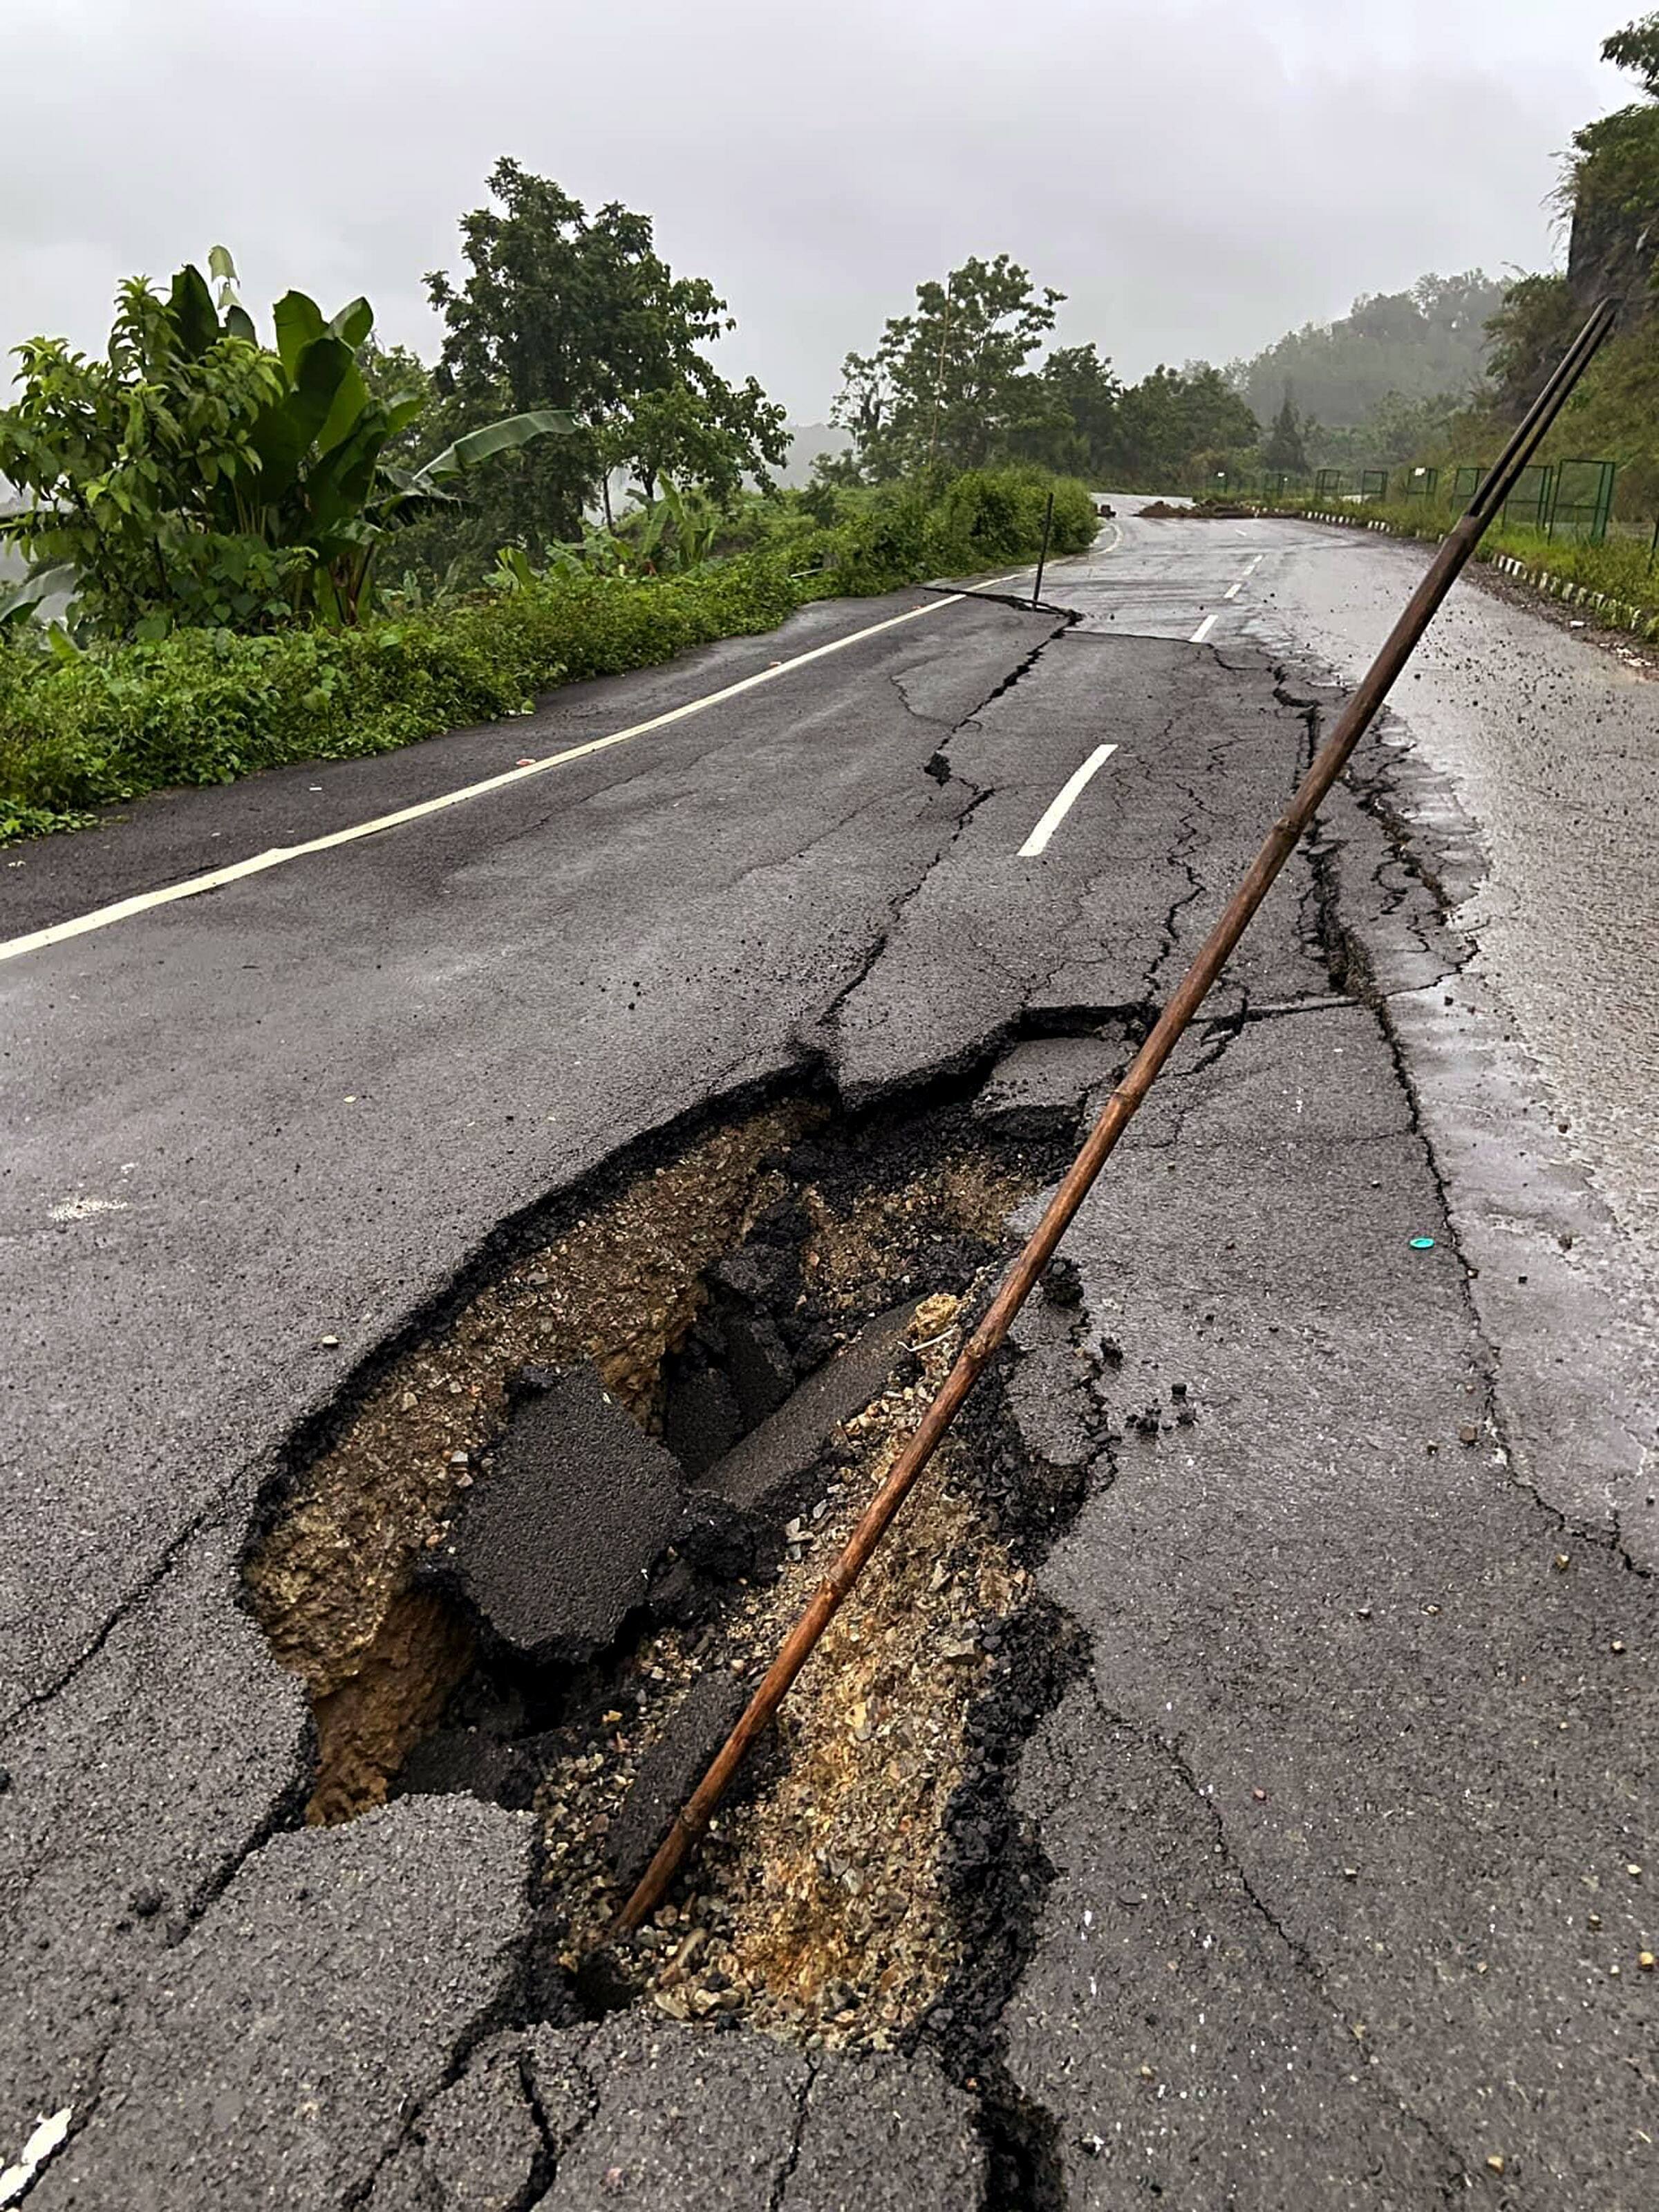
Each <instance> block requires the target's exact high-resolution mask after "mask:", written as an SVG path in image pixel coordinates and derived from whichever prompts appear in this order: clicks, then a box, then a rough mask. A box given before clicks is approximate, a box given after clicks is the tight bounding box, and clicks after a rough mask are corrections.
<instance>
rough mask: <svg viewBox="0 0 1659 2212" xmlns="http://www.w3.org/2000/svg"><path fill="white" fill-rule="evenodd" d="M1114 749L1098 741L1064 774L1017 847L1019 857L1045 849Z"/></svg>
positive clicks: (1024, 857) (1032, 856)
mask: <svg viewBox="0 0 1659 2212" xmlns="http://www.w3.org/2000/svg"><path fill="white" fill-rule="evenodd" d="M1116 750H1117V747H1116V746H1115V745H1097V746H1096V747H1095V749H1094V750H1093V752H1091V754H1090V756H1089V757H1088V759H1087V760H1086V761H1085V762H1084V763H1083V765H1082V767H1081V768H1080V769H1074V770H1073V773H1072V775H1069V776H1068V777H1067V778H1066V781H1065V782H1064V783H1063V784H1061V786H1060V789H1059V790H1058V791H1057V792H1056V793H1055V794H1054V798H1053V799H1050V800H1049V802H1048V805H1047V806H1046V807H1045V808H1044V810H1043V813H1042V819H1041V821H1040V822H1039V823H1037V826H1036V829H1033V830H1032V832H1031V834H1030V836H1029V837H1028V838H1027V839H1026V840H1025V842H1024V844H1023V845H1022V846H1021V847H1020V848H1019V858H1020V859H1021V860H1036V856H1037V854H1039V853H1041V852H1044V851H1046V850H1047V848H1048V840H1049V839H1050V838H1051V837H1052V836H1054V832H1055V830H1056V829H1059V827H1060V823H1062V822H1063V821H1064V820H1065V819H1066V816H1067V815H1068V814H1069V813H1070V812H1071V811H1072V809H1073V806H1074V805H1076V803H1077V800H1078V799H1079V795H1080V794H1081V793H1082V792H1083V790H1084V788H1085V786H1086V785H1087V784H1088V783H1089V782H1090V781H1091V780H1092V779H1093V777H1094V776H1095V775H1096V774H1097V771H1098V770H1099V769H1103V768H1104V767H1105V765H1106V763H1107V762H1108V761H1109V760H1110V758H1111V757H1112V755H1113V754H1114V753H1115V751H1116Z"/></svg>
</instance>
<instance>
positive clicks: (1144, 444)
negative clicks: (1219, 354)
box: [1113, 362, 1261, 486]
mask: <svg viewBox="0 0 1659 2212" xmlns="http://www.w3.org/2000/svg"><path fill="white" fill-rule="evenodd" d="M1260 435H1261V427H1260V425H1259V424H1258V423H1257V422H1256V419H1255V416H1254V415H1253V414H1252V413H1251V412H1250V410H1249V408H1248V407H1247V406H1246V405H1245V404H1244V402H1243V399H1241V398H1239V396H1238V394H1237V392H1235V391H1234V390H1233V388H1232V386H1231V385H1230V384H1229V383H1228V381H1227V380H1226V378H1225V376H1223V374H1222V373H1221V371H1220V370H1219V369H1218V368H1212V367H1211V366H1210V364H1209V363H1208V362H1189V363H1188V366H1187V368H1185V369H1184V370H1177V369H1172V368H1161V367H1160V368H1155V369H1154V370H1153V371H1152V374H1151V375H1150V376H1146V377H1143V378H1142V379H1141V380H1140V382H1139V384H1133V385H1131V386H1128V388H1127V390H1126V391H1125V392H1124V393H1123V396H1122V398H1121V401H1120V402H1119V404H1118V410H1117V441H1116V451H1115V454H1114V456H1113V462H1114V472H1115V473H1116V474H1119V475H1121V477H1124V478H1125V479H1126V480H1129V481H1134V480H1139V481H1141V482H1156V483H1159V484H1162V485H1165V486H1168V485H1173V484H1176V483H1179V482H1181V481H1182V478H1183V477H1185V476H1186V474H1187V473H1188V470H1189V468H1190V467H1191V465H1192V464H1193V462H1194V457H1195V456H1196V455H1199V454H1204V455H1206V456H1207V457H1209V459H1212V460H1213V459H1216V458H1218V457H1223V456H1225V455H1227V454H1230V453H1236V452H1239V451H1242V450H1243V449H1244V448H1246V447H1251V446H1254V445H1255V442H1256V440H1257V438H1258V437H1259V436H1260Z"/></svg>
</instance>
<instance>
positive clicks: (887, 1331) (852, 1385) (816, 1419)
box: [702, 1299, 916, 1518]
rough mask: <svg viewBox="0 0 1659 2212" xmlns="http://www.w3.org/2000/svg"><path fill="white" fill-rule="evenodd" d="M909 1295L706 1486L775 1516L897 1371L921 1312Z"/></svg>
mask: <svg viewBox="0 0 1659 2212" xmlns="http://www.w3.org/2000/svg"><path fill="white" fill-rule="evenodd" d="M915 1310H916V1308H915V1300H914V1299H910V1300H908V1301H907V1302H906V1304H903V1305H902V1306H895V1307H894V1308H893V1309H892V1310H891V1311H890V1312H888V1313H884V1314H882V1315H879V1316H878V1317H877V1319H876V1320H874V1321H872V1322H866V1324H865V1326H864V1328H861V1329H860V1332H859V1334H857V1335H856V1336H855V1337H854V1339H853V1340H852V1342H851V1343H850V1344H846V1345H843V1346H842V1348H841V1350H840V1351H839V1352H836V1355H835V1357H834V1358H832V1359H827V1360H826V1361H825V1362H824V1364H823V1366H822V1367H820V1368H819V1369H818V1370H817V1373H816V1374H815V1375H809V1376H807V1378H806V1380H805V1383H802V1384H801V1386H800V1388H799V1389H798V1390H796V1391H794V1392H793V1394H792V1395H790V1396H789V1397H788V1398H787V1399H785V1401H784V1402H783V1403H782V1404H781V1406H780V1407H778V1409H777V1411H776V1413H774V1414H772V1415H771V1417H770V1418H769V1419H767V1420H765V1421H763V1422H762V1424H761V1425H760V1426H759V1427H758V1428H757V1429H755V1430H752V1431H750V1434H749V1435H748V1436H746V1437H744V1440H743V1442H742V1443H740V1444H738V1446H737V1447H736V1449H734V1450H732V1451H730V1452H728V1453H727V1454H726V1457H725V1458H724V1459H723V1460H721V1461H720V1463H719V1464H718V1465H717V1466H716V1467H714V1468H711V1469H710V1470H709V1472H708V1475H707V1477H706V1478H705V1479H704V1481H703V1483H702V1490H703V1491H704V1492H707V1493H708V1494H709V1495H710V1496H712V1497H714V1498H719V1499H720V1500H721V1501H723V1502H724V1503H725V1504H728V1505H732V1506H734V1507H736V1508H737V1509H738V1510H739V1511H740V1512H744V1513H750V1514H755V1515H757V1516H761V1517H763V1518H768V1517H776V1516H777V1515H779V1514H780V1513H781V1512H782V1511H784V1510H787V1505H788V1503H789V1501H790V1500H791V1498H792V1497H793V1493H794V1492H796V1490H797V1489H798V1488H799V1485H800V1484H801V1482H802V1481H803V1480H805V1477H806V1475H807V1474H809V1473H810V1472H811V1468H813V1466H814V1465H815V1464H816V1462H817V1459H818V1457H819V1455H820V1454H821V1453H822V1452H823V1449H824V1446H825V1445H826V1444H827V1443H829V1437H830V1433H831V1431H833V1430H834V1429H835V1427H836V1424H837V1423H838V1422H841V1421H845V1420H848V1419H850V1418H851V1417H852V1415H853V1414H854V1413H859V1412H860V1411H861V1410H862V1409H863V1407H866V1406H867V1405H868V1404H869V1402H870V1401H871V1400H872V1398H873V1397H874V1396H875V1395H876V1394H877V1392H878V1390H879V1389H881V1387H882V1385H883V1384H884V1383H885V1382H886V1380H887V1378H888V1376H889V1375H890V1373H891V1371H892V1368H893V1363H894V1361H895V1360H896V1358H898V1355H899V1353H900V1352H901V1351H902V1348H903V1346H904V1335H905V1331H906V1329H907V1328H908V1326H909V1322H910V1317H911V1316H912V1315H913V1314H914V1313H915Z"/></svg>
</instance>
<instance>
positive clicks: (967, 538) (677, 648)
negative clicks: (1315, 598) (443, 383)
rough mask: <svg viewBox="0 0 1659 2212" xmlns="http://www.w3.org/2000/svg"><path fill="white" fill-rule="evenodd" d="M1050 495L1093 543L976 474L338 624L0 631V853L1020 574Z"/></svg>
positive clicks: (1020, 493)
mask: <svg viewBox="0 0 1659 2212" xmlns="http://www.w3.org/2000/svg"><path fill="white" fill-rule="evenodd" d="M1051 488H1052V489H1054V495H1055V496H1054V536H1053V540H1052V548H1051V550H1053V551H1054V552H1055V553H1057V554H1060V553H1066V552H1076V551H1079V550H1082V548H1083V547H1084V546H1085V545H1087V544H1088V543H1089V542H1090V540H1091V538H1092V537H1093V535H1094V530H1095V521H1094V510H1093V506H1092V503H1091V500H1090V497H1089V495H1088V493H1087V492H1086V491H1085V489H1084V487H1083V486H1082V485H1081V484H1076V483H1069V482H1067V481H1066V480H1064V479H1056V478H1054V477H1047V476H1045V475H1043V474H1042V473H1041V472H1040V471H1035V470H1028V469H1005V470H988V471H974V472H972V473H971V474H969V475H967V476H963V477H957V478H956V479H955V480H954V481H953V482H950V483H945V484H944V485H943V486H942V487H940V488H939V489H938V491H937V492H936V493H935V494H934V495H932V496H929V495H928V491H927V488H925V487H920V486H915V485H911V486H904V485H896V486H883V487H881V488H879V489H873V490H872V489H857V488H854V489H849V490H843V489H837V490H836V493H835V495H834V496H833V498H832V499H831V500H829V501H828V502H826V501H823V500H819V499H817V495H811V497H812V499H813V501H814V505H813V506H812V507H809V506H806V505H804V504H802V503H801V501H800V500H799V498H795V499H785V500H782V501H758V500H757V501H753V502H750V504H749V505H747V506H745V507H744V508H743V509H741V510H740V511H739V513H738V514H737V515H736V516H735V517H734V518H733V519H732V524H731V526H730V527H729V529H728V530H727V532H726V538H725V543H726V545H727V547H728V548H732V547H738V548H741V549H742V550H728V555H727V557H726V558H724V559H720V560H716V561H712V562H708V563H707V564H706V565H704V566H703V567H701V568H691V569H688V570H687V571H686V572H684V574H675V575H671V576H638V575H621V574H601V573H599V572H598V571H597V570H595V569H590V568H583V567H581V566H580V564H570V563H567V564H564V565H561V566H558V567H556V568H550V569H549V570H548V571H547V572H546V573H545V574H539V575H538V574H535V572H534V571H533V570H532V568H530V567H529V564H528V563H527V562H515V563H513V566H512V568H511V569H510V570H509V571H508V572H507V573H510V574H512V575H513V577H514V578H515V579H516V580H518V582H519V588H516V589H512V590H500V591H493V592H475V593H472V594H471V595H470V596H469V597H467V598H465V599H462V600H461V601H460V602H459V604H456V605H448V606H441V607H438V608H435V609H434V610H431V611H415V612H411V613H409V614H407V615H405V616H403V617H399V618H398V619H397V620H394V621H391V622H380V623H367V624H365V625H364V626H363V627H362V628H361V629H320V628H313V629H302V628H298V627H290V628H288V629H279V630H276V631H272V632H269V633H267V634H266V635H261V636H254V637H247V636H240V635H236V634H235V633H234V632H233V631H230V630H223V629H179V630H175V631H174V632H173V634H172V635H170V636H167V637H165V638H161V639H158V640H156V641H153V642H150V643H144V644H138V643H134V644H126V645H95V646H93V647H88V649H87V650H86V651H84V652H82V653H74V652H72V651H70V648H69V647H67V645H66V643H65V642H64V641H63V640H62V639H61V637H60V638H59V640H58V647H57V649H56V650H49V649H48V647H47V643H46V638H45V635H44V634H43V633H41V632H40V631H39V630H38V629H33V628H29V629H24V630H21V631H20V630H19V629H16V628H15V626H14V627H13V628H12V629H10V630H9V631H0V843H3V842H10V841H11V840H14V839H15V838H18V837H28V836H41V835H43V834H45V833H46V831H48V830H50V829H62V828H66V827H70V826H71V825H78V824H79V823H82V822H84V821H85V820H86V819H88V815H89V811H90V810H91V809H93V808H94V807H98V806H101V805H108V804H110V803H111V802H112V801H120V800H125V799H136V798H137V797H139V796H140V795H141V794H142V793H144V792H147V791H155V790H157V789H159V788H160V787H162V786H163V785H168V784H204V783H228V782H229V781H232V780H233V779H234V778H235V777H236V776H239V775H247V774H250V773H251V772H252V771H253V770H255V769H265V768H276V767H279V766H281V765H283V764H284V763H288V762H291V761H299V760H313V759H320V760H343V759H348V758H350V757H354V756H356V755H359V754H365V753H380V752H388V751H391V750H392V749H393V748H395V747H396V746H398V745H404V744H411V743H413V742H414V741H415V740H416V738H427V737H432V736H435V735H436V734H437V733H438V732H441V731H444V730H450V729H454V728H456V727H457V726H460V725H463V724H466V723H470V722H482V721H488V720H493V719H495V717H497V716H500V715H504V714H513V713H518V712H521V711H523V710H524V709H526V708H528V707H529V706H530V705H531V703H532V701H533V699H534V697H535V696H536V695H537V694H538V692H545V691H547V690H550V689H551V688H552V687H553V686H554V685H555V684H559V683H561V682H563V681H566V680H568V679H574V678H581V677H589V676H613V675H617V674H620V673H621V672H622V671H623V670H625V669H629V668H641V667H645V666H647V665H652V664H653V663H656V662H659V661H664V660H668V659H671V658H672V657H673V656H674V655H675V654H676V653H683V652H684V651H685V650H686V648H687V647H690V646H694V645H702V644H707V643H709V642H711V641H714V639H716V638H722V637H733V636H737V635H743V634H745V633H750V632H754V631H757V630H766V629H774V628H775V627H776V625H777V624H778V623H781V621H783V619H784V618H785V617H786V616H787V615H788V614H789V613H791V612H792V611H793V609H794V608H796V607H797V606H799V605H800V603H801V602H802V600H803V599H809V598H814V597H835V596H839V595H847V594H872V593H876V592H885V591H891V590H894V589H896V587H898V586H901V585H903V584H908V583H914V582H917V581H919V580H922V579H924V578H927V577H933V576H967V575H971V574H975V572H980V573H982V572H983V571H985V570H987V569H988V568H998V567H1006V566H1009V565H1011V564H1012V563H1014V562H1028V561H1030V560H1033V559H1035V558H1036V553H1037V550H1038V547H1039V545H1040V544H1041V541H1042V515H1043V506H1044V502H1045V501H1046V499H1047V496H1048V491H1049V489H1051ZM815 510H816V511H815ZM825 513H828V514H829V520H824V519H823V517H824V514H825Z"/></svg>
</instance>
